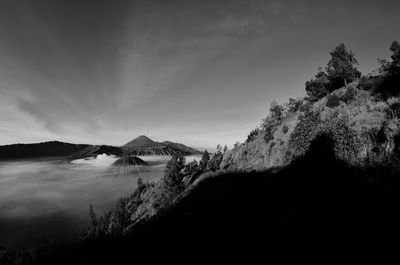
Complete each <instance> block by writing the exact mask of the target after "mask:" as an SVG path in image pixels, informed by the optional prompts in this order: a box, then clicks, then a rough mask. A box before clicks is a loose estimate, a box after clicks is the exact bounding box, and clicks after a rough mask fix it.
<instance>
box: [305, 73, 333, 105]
mask: <svg viewBox="0 0 400 265" xmlns="http://www.w3.org/2000/svg"><path fill="white" fill-rule="evenodd" d="M329 85H330V83H329V78H328V74H327V73H325V72H324V71H323V70H322V68H321V67H320V68H318V73H317V74H316V75H315V78H314V79H311V80H310V81H307V82H306V93H307V96H308V98H309V100H310V101H312V102H313V101H317V100H319V99H320V98H323V97H325V96H326V95H327V94H328V93H329Z"/></svg>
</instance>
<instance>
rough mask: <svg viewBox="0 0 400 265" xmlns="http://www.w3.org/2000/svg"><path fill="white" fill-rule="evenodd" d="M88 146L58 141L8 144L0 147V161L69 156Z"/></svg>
mask: <svg viewBox="0 0 400 265" xmlns="http://www.w3.org/2000/svg"><path fill="white" fill-rule="evenodd" d="M88 146H89V145H87V144H71V143H64V142H58V141H51V142H42V143H34V144H10V145H3V146H0V159H2V160H5V159H23V158H40V157H51V156H65V157H67V156H69V155H71V154H73V153H76V152H78V151H80V150H82V149H84V148H86V147H88Z"/></svg>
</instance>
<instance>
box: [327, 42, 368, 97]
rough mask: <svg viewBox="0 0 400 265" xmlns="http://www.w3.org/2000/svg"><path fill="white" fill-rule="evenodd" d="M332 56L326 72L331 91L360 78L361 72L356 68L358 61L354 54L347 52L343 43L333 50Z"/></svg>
mask: <svg viewBox="0 0 400 265" xmlns="http://www.w3.org/2000/svg"><path fill="white" fill-rule="evenodd" d="M330 55H331V59H330V60H329V62H328V65H327V67H326V72H327V74H328V79H329V83H330V87H331V91H333V90H336V89H338V88H341V87H343V86H345V85H347V84H349V83H351V82H353V81H354V80H356V79H357V78H360V76H361V72H360V71H358V70H357V68H356V65H358V61H357V59H356V58H355V56H354V52H352V51H351V50H347V48H346V46H345V45H344V44H343V43H341V44H339V45H338V46H337V47H336V48H335V49H333V50H332V51H331V52H330ZM331 91H330V92H331Z"/></svg>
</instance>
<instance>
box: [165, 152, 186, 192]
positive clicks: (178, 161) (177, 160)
mask: <svg viewBox="0 0 400 265" xmlns="http://www.w3.org/2000/svg"><path fill="white" fill-rule="evenodd" d="M184 167H185V157H184V156H183V155H182V154H176V155H174V156H172V158H171V159H170V160H169V161H168V163H167V166H166V168H165V172H164V180H165V182H166V183H167V184H168V185H169V186H171V187H179V186H180V185H181V184H182V179H183V174H182V169H183V168H184Z"/></svg>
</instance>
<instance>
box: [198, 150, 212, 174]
mask: <svg viewBox="0 0 400 265" xmlns="http://www.w3.org/2000/svg"><path fill="white" fill-rule="evenodd" d="M209 161H210V154H209V153H208V152H207V150H205V151H204V153H203V156H202V157H201V160H200V163H199V170H200V171H201V172H202V173H203V172H205V171H206V170H207V165H208V162H209Z"/></svg>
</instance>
